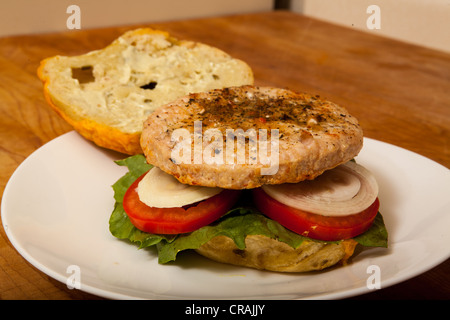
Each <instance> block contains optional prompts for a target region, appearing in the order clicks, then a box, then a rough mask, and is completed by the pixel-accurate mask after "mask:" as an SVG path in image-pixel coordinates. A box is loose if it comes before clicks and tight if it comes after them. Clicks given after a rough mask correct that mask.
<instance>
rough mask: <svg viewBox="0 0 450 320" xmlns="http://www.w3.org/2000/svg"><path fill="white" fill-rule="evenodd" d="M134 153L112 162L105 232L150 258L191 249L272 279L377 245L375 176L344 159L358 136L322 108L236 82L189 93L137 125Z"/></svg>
mask: <svg viewBox="0 0 450 320" xmlns="http://www.w3.org/2000/svg"><path fill="white" fill-rule="evenodd" d="M140 145H141V148H142V151H143V153H142V154H137V155H133V156H130V157H127V158H125V159H123V160H119V161H117V164H118V165H121V166H126V167H127V168H128V172H127V173H126V174H125V175H124V176H123V177H121V178H120V179H119V180H118V181H117V182H116V183H115V184H114V185H113V189H114V197H115V201H116V203H115V206H114V210H113V212H112V214H111V217H110V221H109V227H110V231H111V233H112V234H113V235H114V236H115V237H117V238H119V239H127V241H130V242H132V243H135V244H137V245H138V247H139V248H146V247H155V248H156V250H157V253H158V261H159V263H162V264H165V263H176V257H177V255H178V254H182V252H183V251H184V250H195V251H196V252H197V253H198V254H200V255H202V256H204V257H206V258H208V259H211V260H214V261H217V262H220V263H227V264H232V265H238V266H244V267H249V268H255V269H260V270H269V271H276V272H308V271H316V270H322V269H325V268H329V267H332V266H334V265H343V264H346V263H348V261H349V259H350V258H351V257H352V256H353V255H354V253H355V251H356V250H355V249H356V247H357V246H361V247H387V236H388V235H387V231H386V228H385V226H384V222H383V218H382V216H381V214H380V212H379V206H380V201H379V199H378V185H377V182H376V179H375V177H374V175H373V174H372V173H371V172H370V171H369V170H368V169H367V168H365V167H363V166H362V165H360V164H358V163H356V162H355V160H354V158H355V157H356V156H357V155H358V153H359V152H360V150H361V149H362V146H363V131H362V129H361V127H360V125H359V123H358V121H357V119H356V118H355V117H353V116H352V115H351V114H349V112H348V111H347V110H346V109H345V108H343V107H341V106H339V105H337V104H335V103H333V102H330V101H327V100H325V99H322V98H320V97H319V96H314V95H310V94H304V93H298V92H294V91H291V90H288V89H280V88H272V87H257V86H252V85H242V86H234V87H227V88H222V89H213V90H209V91H205V92H199V93H191V94H188V95H185V96H183V97H181V98H178V99H175V100H174V101H172V102H170V103H168V104H165V105H164V106H162V107H160V108H158V109H156V110H154V111H153V112H152V113H151V114H150V115H149V116H148V118H147V119H146V121H145V122H144V125H143V128H142V134H141V138H140Z"/></svg>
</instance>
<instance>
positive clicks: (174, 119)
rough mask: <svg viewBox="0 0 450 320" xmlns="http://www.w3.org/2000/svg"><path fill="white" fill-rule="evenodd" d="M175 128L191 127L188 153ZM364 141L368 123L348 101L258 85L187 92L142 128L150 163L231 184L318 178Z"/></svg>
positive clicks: (182, 176) (196, 180)
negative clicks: (179, 151) (177, 152)
mask: <svg viewBox="0 0 450 320" xmlns="http://www.w3.org/2000/svg"><path fill="white" fill-rule="evenodd" d="M177 129H183V130H184V132H189V134H190V141H191V148H190V150H191V152H190V159H189V161H186V158H184V160H185V161H182V162H180V161H177V159H174V157H173V151H174V148H176V147H177V144H179V143H181V142H180V140H177V139H174V136H173V134H174V132H176V130H177ZM210 129H214V131H211V130H210ZM186 130H187V131H186ZM200 130H201V131H200ZM208 130H209V132H210V133H211V132H213V133H215V135H213V136H211V135H208ZM218 132H220V133H221V137H220V139H219V137H218V136H217V133H218ZM242 133H243V135H244V138H245V139H242V140H240V139H239V136H240V134H242ZM254 133H256V135H254ZM200 136H201V139H200ZM265 138H266V140H264V139H265ZM255 139H256V141H255ZM196 143H197V145H195V144H196ZM199 143H200V145H199ZM362 144H363V132H362V129H361V127H360V126H359V124H358V121H357V120H356V118H354V117H352V116H351V115H350V114H349V113H348V111H347V110H346V109H345V108H343V107H341V106H338V105H336V104H335V103H333V102H330V101H327V100H323V99H321V98H320V97H318V96H313V95H309V94H303V93H297V92H294V91H290V90H286V89H279V88H271V87H256V86H240V87H231V88H225V89H218V90H212V91H209V92H202V93H195V94H190V95H187V96H184V97H182V98H180V99H178V100H176V101H174V102H172V103H169V104H167V105H165V106H163V107H161V108H159V109H157V110H156V111H155V112H153V113H152V114H151V115H150V116H149V118H148V119H147V120H146V121H145V123H144V128H143V132H142V136H141V146H142V149H143V150H144V153H145V155H146V157H147V161H148V162H149V163H151V164H153V165H155V166H157V167H159V168H160V169H162V170H163V171H166V172H167V173H169V174H171V175H173V176H175V177H176V178H177V179H178V180H179V181H180V182H182V183H185V184H191V185H202V186H209V187H221V188H227V189H249V188H256V187H259V186H261V185H264V184H279V183H286V182H292V183H295V182H299V181H302V180H306V179H314V178H315V177H316V176H318V175H320V174H322V173H323V172H324V171H325V170H328V169H332V168H334V167H336V166H338V165H339V164H342V163H344V162H347V161H349V160H351V159H352V158H353V157H355V156H356V155H357V154H358V153H359V151H360V150H361V148H362ZM230 145H231V146H232V147H229V146H230ZM264 146H266V148H267V149H264V150H262V149H261V148H263V147H264ZM178 147H179V145H178ZM241 147H242V148H241ZM243 147H245V149H244V148H243ZM199 150H200V151H201V153H200V156H201V157H200V158H199ZM240 150H241V151H242V150H244V151H245V153H244V154H240V153H239V152H240ZM261 150H262V151H263V152H262V153H261ZM185 151H186V149H185ZM208 152H212V153H213V154H211V155H209V154H208ZM272 152H273V153H272ZM205 155H206V156H208V157H209V159H215V160H216V162H214V161H213V162H212V163H211V161H209V162H208V161H207V159H206V158H205ZM264 155H267V157H264ZM242 159H244V160H245V161H243V160H242ZM219 160H220V161H219ZM269 167H272V168H273V170H272V171H266V173H264V171H262V169H264V170H267V169H268V168H269Z"/></svg>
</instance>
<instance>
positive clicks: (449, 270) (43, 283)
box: [0, 11, 450, 300]
mask: <svg viewBox="0 0 450 320" xmlns="http://www.w3.org/2000/svg"><path fill="white" fill-rule="evenodd" d="M147 26H151V27H155V28H161V29H164V30H167V31H169V32H171V33H172V34H173V35H174V36H176V37H178V38H185V39H191V40H196V41H201V42H204V43H207V44H210V45H213V46H216V47H218V48H221V49H223V50H225V51H226V52H228V53H230V54H231V55H233V56H235V57H237V58H240V59H243V60H245V61H246V62H247V63H248V64H249V65H250V66H251V67H252V69H253V71H254V76H255V83H256V84H257V85H268V86H277V87H287V88H290V89H295V90H298V91H306V92H310V93H314V94H319V95H321V96H322V97H325V98H327V99H329V100H332V101H334V102H336V103H338V104H341V105H343V106H345V107H346V108H347V109H348V110H349V111H350V113H351V114H353V115H354V116H356V117H357V118H358V119H359V121H360V123H361V125H362V127H363V129H364V132H365V136H366V137H369V138H373V139H377V140H380V141H385V142H388V143H391V144H394V145H397V146H400V147H403V148H405V149H409V150H411V151H414V152H416V153H419V154H421V155H423V156H425V157H428V158H430V159H432V160H434V161H436V162H438V163H440V164H442V165H444V166H446V167H447V168H450V145H449V142H450V133H449V130H450V54H447V53H443V52H439V51H434V50H430V49H426V48H423V47H419V46H415V45H410V44H406V43H402V42H398V41H394V40H390V39H387V38H383V37H378V36H375V35H373V34H369V33H363V32H359V31H355V30H351V29H347V28H343V27H338V26H335V25H332V24H328V23H324V22H321V21H318V20H314V19H311V18H307V17H304V16H301V15H298V14H294V13H290V12H285V11H274V12H267V13H258V14H247V15H237V16H227V17H215V18H207V19H197V20H186V21H175V22H165V23H157V24H151V23H150V24H149V25H147ZM135 27H138V26H127V27H114V28H105V29H97V30H81V31H67V32H63V33H57V34H45V35H33V36H16V37H9V38H1V39H0V114H1V116H0V140H1V148H0V193H1V194H3V191H4V189H5V185H6V183H7V181H8V179H9V178H10V176H11V174H12V173H13V172H14V170H15V169H16V168H17V166H18V165H19V164H20V163H21V162H22V161H24V160H25V158H27V157H28V156H29V155H30V154H31V153H32V152H33V151H35V150H36V149H38V148H39V147H40V146H42V145H43V144H44V143H46V142H48V141H50V140H52V139H54V138H56V137H58V136H59V135H61V134H63V133H66V132H68V131H70V130H72V129H71V127H70V126H69V125H67V124H66V123H65V122H64V121H63V120H62V119H61V118H59V116H57V115H56V114H55V113H54V112H53V111H52V110H51V109H50V108H49V107H48V106H47V104H46V102H45V101H44V97H43V94H42V84H41V82H40V81H39V80H38V78H37V76H36V69H37V67H38V65H39V62H40V60H41V59H43V58H46V57H48V56H53V55H56V54H61V55H77V54H82V53H85V52H87V51H90V50H94V49H100V48H102V47H104V46H106V45H107V44H109V43H110V42H111V41H113V40H114V39H115V38H117V37H118V36H119V35H121V34H122V33H123V32H125V31H127V30H129V29H133V28H135ZM449 274H450V261H449V260H447V261H446V262H444V263H442V264H440V265H439V266H437V267H435V268H433V269H431V270H430V271H428V272H425V273H424V274H421V275H419V276H417V277H415V278H412V279H410V280H407V281H405V282H402V283H400V284H397V285H394V286H391V287H388V288H383V289H380V290H375V291H373V292H370V293H368V294H365V295H362V296H359V297H355V299H449V298H450V276H449ZM97 298H99V297H96V296H93V295H91V294H87V293H84V292H82V291H79V290H76V289H75V290H70V289H68V288H67V287H66V285H65V284H63V283H60V282H58V281H57V280H54V279H52V278H51V277H49V276H47V275H46V274H44V273H42V272H40V271H38V270H37V269H36V268H34V267H33V266H32V265H31V264H30V263H28V262H27V261H26V260H25V259H24V258H23V257H22V256H21V255H19V254H18V253H17V251H16V250H15V249H14V247H13V246H12V245H11V243H10V241H9V239H8V238H7V236H6V234H5V231H4V229H3V227H1V228H0V299H8V300H9V299H97Z"/></svg>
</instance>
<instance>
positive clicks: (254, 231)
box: [109, 155, 387, 263]
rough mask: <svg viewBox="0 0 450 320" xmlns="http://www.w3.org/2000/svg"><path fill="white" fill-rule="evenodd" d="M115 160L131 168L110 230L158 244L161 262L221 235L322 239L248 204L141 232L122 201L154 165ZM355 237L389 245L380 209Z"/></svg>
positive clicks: (240, 239) (137, 159)
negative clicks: (173, 228)
mask: <svg viewBox="0 0 450 320" xmlns="http://www.w3.org/2000/svg"><path fill="white" fill-rule="evenodd" d="M116 163H117V164H118V165H121V166H126V167H128V170H129V171H128V172H127V173H126V174H125V175H124V176H123V177H122V178H120V179H119V180H118V181H117V182H116V183H115V184H114V185H113V190H114V198H115V200H116V203H115V206H114V210H113V212H112V214H111V217H110V221H109V228H110V232H111V233H112V234H113V235H114V236H115V237H117V238H119V239H128V240H129V241H131V242H133V243H136V244H137V245H138V246H139V248H145V247H150V246H154V245H156V247H157V249H158V261H159V262H160V263H167V262H169V261H174V260H175V259H176V256H177V254H178V252H180V251H183V250H188V249H197V248H199V247H200V246H201V245H203V244H204V243H206V242H208V241H209V240H211V239H212V238H214V237H216V236H219V235H223V236H227V237H229V238H231V239H232V240H233V241H234V243H235V244H236V246H237V247H238V248H239V249H245V237H246V236H247V235H263V236H266V237H269V238H272V239H277V240H278V241H282V242H284V243H286V244H288V245H289V246H291V247H292V248H297V247H299V246H300V245H301V243H302V242H303V241H305V240H308V241H318V242H323V241H320V240H314V239H310V238H307V237H304V236H301V235H299V234H296V233H294V232H292V231H290V230H288V229H286V228H284V227H283V226H282V225H280V224H279V223H278V222H276V221H274V220H272V219H269V218H267V217H266V216H264V215H263V214H261V213H260V212H259V211H258V210H257V209H256V208H254V207H248V206H242V207H237V208H234V209H232V210H230V211H229V212H228V213H227V214H225V215H224V216H223V217H222V218H220V219H219V220H218V221H216V222H214V223H213V224H211V225H208V226H205V227H202V228H200V229H198V230H196V231H193V232H190V233H185V234H180V235H158V234H150V233H145V232H142V231H140V230H138V229H137V228H136V227H134V226H133V224H132V223H131V222H130V220H129V219H128V216H127V215H126V213H125V211H124V209H123V206H122V201H123V196H124V195H125V192H126V190H127V189H128V188H129V186H130V185H131V184H132V183H133V182H134V181H135V180H136V179H137V178H138V177H139V176H141V175H142V174H144V173H145V172H146V171H148V170H149V169H150V168H151V167H152V166H151V165H149V164H147V162H146V160H145V157H144V156H143V155H136V156H131V157H128V158H126V159H124V160H119V161H116ZM354 240H356V241H357V242H358V243H360V244H361V245H363V246H367V247H387V231H386V228H385V226H384V222H383V218H382V216H381V214H380V213H378V215H377V217H376V218H375V222H374V224H373V225H372V227H371V228H370V229H369V230H368V231H366V232H365V233H364V234H362V235H359V236H358V237H355V238H354Z"/></svg>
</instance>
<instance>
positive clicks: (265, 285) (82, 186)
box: [1, 132, 450, 299]
mask: <svg viewBox="0 0 450 320" xmlns="http://www.w3.org/2000/svg"><path fill="white" fill-rule="evenodd" d="M120 157H121V156H120V155H119V154H116V153H113V152H108V151H105V150H103V149H100V148H98V147H96V146H94V145H93V144H91V143H90V142H88V141H86V140H84V139H83V138H81V137H80V136H79V135H78V134H77V133H75V132H70V133H67V134H65V135H63V136H60V137H58V138H57V139H55V140H53V141H51V142H49V143H48V144H46V145H44V146H43V147H41V148H40V149H38V150H37V151H36V152H34V153H33V154H32V155H31V156H30V157H29V158H27V159H26V160H25V161H24V162H23V163H22V164H21V165H20V166H19V167H18V169H17V170H16V171H15V172H14V174H13V175H12V177H11V179H10V181H9V182H8V184H7V186H6V188H5V192H4V194H3V201H2V207H1V209H2V222H3V226H4V228H5V231H6V234H7V236H8V238H9V239H10V241H11V243H12V244H13V245H14V247H15V248H16V249H17V251H18V252H19V253H20V254H21V255H22V256H23V257H24V258H25V259H26V260H28V261H29V262H30V263H31V264H32V265H34V266H35V267H36V268H38V269H39V270H41V271H43V272H44V273H46V274H48V275H49V276H51V277H53V278H55V279H57V280H59V281H61V282H63V283H66V284H67V283H68V282H67V281H68V280H69V281H74V280H80V284H81V288H80V289H81V290H84V291H86V292H89V293H92V294H95V295H98V296H102V297H106V298H113V299H140V298H143V299H172V298H173V299H185V298H188V299H337V298H345V297H350V296H354V295H358V294H363V293H366V292H369V291H370V290H371V289H369V288H368V286H367V283H369V284H374V282H373V280H374V279H375V275H376V273H374V271H373V269H371V266H376V267H375V268H376V269H377V270H379V271H380V273H379V274H378V275H379V279H380V280H381V288H384V287H387V286H390V285H393V284H396V283H398V282H401V281H404V280H407V279H409V278H412V277H414V276H416V275H418V274H420V273H423V272H425V271H427V270H429V269H431V268H433V267H434V266H436V265H438V264H439V263H441V262H443V261H445V260H446V259H447V258H448V257H449V256H450V247H449V246H448V244H449V243H450V232H448V230H449V228H450V214H449V213H450V200H449V197H448V194H449V190H450V172H449V170H448V169H447V168H445V167H443V166H441V165H439V164H437V163H435V162H433V161H431V160H429V159H427V158H424V157H422V156H420V155H417V154H415V153H412V152H410V151H407V150H404V149H401V148H398V147H395V146H392V145H389V144H386V143H382V142H379V141H375V140H371V139H365V145H364V148H363V150H362V151H361V153H360V155H359V156H358V158H357V161H358V162H359V163H361V164H362V165H364V166H365V167H367V168H368V169H370V170H371V171H372V172H373V173H374V174H375V176H376V178H377V180H378V182H379V186H380V194H379V197H380V201H381V208H380V211H381V212H382V214H383V216H384V219H385V223H386V226H387V228H388V232H389V249H383V248H373V249H369V250H364V251H362V252H361V253H359V254H358V255H357V256H356V257H355V258H354V259H353V261H352V263H351V264H349V265H348V266H345V267H334V268H331V269H329V270H327V271H323V272H318V273H306V274H279V273H273V272H264V271H257V270H253V269H247V268H240V267H235V266H229V265H224V264H219V263H215V262H213V261H209V260H207V259H205V258H203V257H200V256H198V255H196V254H195V253H183V254H180V255H179V257H178V258H177V261H176V263H172V264H168V265H159V264H158V263H157V257H156V254H155V252H154V251H153V250H151V249H150V250H146V249H143V250H138V249H137V247H136V246H134V245H131V244H129V243H127V242H125V241H121V240H118V239H116V238H114V237H113V236H112V235H111V234H110V233H109V230H108V221H109V217H110V214H111V212H112V210H113V205H114V200H113V191H112V188H111V185H112V184H113V183H114V182H115V181H116V180H117V179H118V178H120V177H121V176H122V175H123V174H124V173H125V172H126V170H127V169H126V168H124V167H120V166H118V165H116V164H115V163H114V162H113V160H116V159H118V158H120ZM78 271H79V272H78ZM78 276H79V277H78ZM69 283H70V284H73V282H69Z"/></svg>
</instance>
